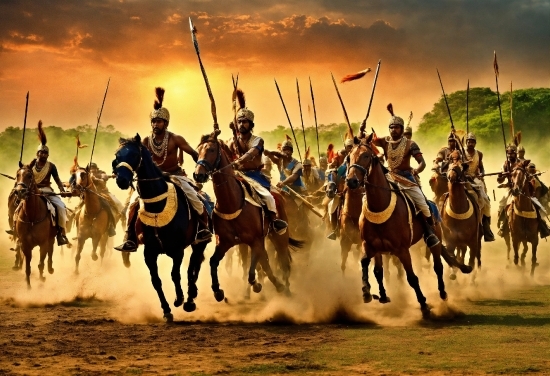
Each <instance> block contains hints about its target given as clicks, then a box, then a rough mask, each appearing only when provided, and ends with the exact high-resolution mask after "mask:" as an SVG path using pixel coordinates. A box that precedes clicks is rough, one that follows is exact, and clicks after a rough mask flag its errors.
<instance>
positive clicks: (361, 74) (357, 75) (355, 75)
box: [340, 68, 371, 84]
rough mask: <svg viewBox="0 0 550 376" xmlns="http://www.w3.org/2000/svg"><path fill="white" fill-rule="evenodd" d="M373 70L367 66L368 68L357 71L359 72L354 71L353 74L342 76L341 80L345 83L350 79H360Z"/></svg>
mask: <svg viewBox="0 0 550 376" xmlns="http://www.w3.org/2000/svg"><path fill="white" fill-rule="evenodd" d="M370 71H371V69H370V68H367V69H364V70H362V71H361V72H357V73H353V74H348V75H347V76H345V77H344V78H342V79H341V80H340V83H341V84H343V83H344V82H348V81H353V80H358V79H360V78H363V77H365V75H366V74H367V73H369V72H370Z"/></svg>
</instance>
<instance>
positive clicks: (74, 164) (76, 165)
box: [69, 156, 80, 174]
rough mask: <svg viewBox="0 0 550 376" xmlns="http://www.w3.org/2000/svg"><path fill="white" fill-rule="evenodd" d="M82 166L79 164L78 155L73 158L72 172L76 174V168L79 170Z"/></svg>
mask: <svg viewBox="0 0 550 376" xmlns="http://www.w3.org/2000/svg"><path fill="white" fill-rule="evenodd" d="M79 167H80V166H78V157H77V156H75V157H74V159H73V165H72V166H71V169H70V170H69V171H70V173H71V174H74V173H75V172H76V170H78V168H79Z"/></svg>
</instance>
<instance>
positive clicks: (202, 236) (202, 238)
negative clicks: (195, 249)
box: [193, 228, 212, 244]
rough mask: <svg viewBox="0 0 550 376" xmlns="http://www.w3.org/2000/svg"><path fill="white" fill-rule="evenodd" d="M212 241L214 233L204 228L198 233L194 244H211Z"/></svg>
mask: <svg viewBox="0 0 550 376" xmlns="http://www.w3.org/2000/svg"><path fill="white" fill-rule="evenodd" d="M211 240H212V233H211V232H210V230H208V229H206V228H203V229H202V230H199V231H198V232H197V236H196V238H195V241H194V242H193V244H199V243H202V242H210V241H211Z"/></svg>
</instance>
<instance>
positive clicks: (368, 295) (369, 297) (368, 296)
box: [363, 294, 372, 303]
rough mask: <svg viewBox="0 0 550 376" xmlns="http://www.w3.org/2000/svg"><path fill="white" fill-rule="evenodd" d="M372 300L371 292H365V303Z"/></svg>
mask: <svg viewBox="0 0 550 376" xmlns="http://www.w3.org/2000/svg"><path fill="white" fill-rule="evenodd" d="M370 302H372V295H371V294H363V303H370Z"/></svg>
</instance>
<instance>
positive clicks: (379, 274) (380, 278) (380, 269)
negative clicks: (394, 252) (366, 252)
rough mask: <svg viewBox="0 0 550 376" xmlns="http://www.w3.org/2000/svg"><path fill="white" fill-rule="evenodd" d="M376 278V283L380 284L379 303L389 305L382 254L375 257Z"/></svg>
mask: <svg viewBox="0 0 550 376" xmlns="http://www.w3.org/2000/svg"><path fill="white" fill-rule="evenodd" d="M388 269H389V268H388ZM374 277H375V278H376V282H378V290H379V291H380V298H379V302H380V303H384V304H385V303H389V302H390V298H388V296H387V295H386V289H385V288H384V264H383V261H382V255H381V254H380V253H378V254H377V255H376V256H374Z"/></svg>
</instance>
